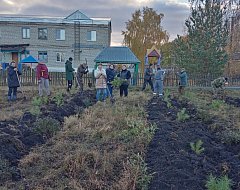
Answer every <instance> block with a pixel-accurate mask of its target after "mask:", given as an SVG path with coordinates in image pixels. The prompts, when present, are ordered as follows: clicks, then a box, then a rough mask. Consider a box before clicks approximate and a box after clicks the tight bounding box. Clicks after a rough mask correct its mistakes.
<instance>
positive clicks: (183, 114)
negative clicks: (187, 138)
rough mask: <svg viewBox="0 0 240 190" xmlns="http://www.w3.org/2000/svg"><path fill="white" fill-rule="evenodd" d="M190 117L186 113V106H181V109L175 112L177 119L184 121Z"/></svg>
mask: <svg viewBox="0 0 240 190" xmlns="http://www.w3.org/2000/svg"><path fill="white" fill-rule="evenodd" d="M189 118H190V116H189V115H188V114H187V113H186V108H183V109H182V110H181V111H179V112H178V113H177V120H178V121H181V122H183V121H186V120H188V119H189Z"/></svg>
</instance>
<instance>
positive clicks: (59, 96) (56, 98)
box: [53, 92, 64, 107]
mask: <svg viewBox="0 0 240 190" xmlns="http://www.w3.org/2000/svg"><path fill="white" fill-rule="evenodd" d="M53 100H54V101H55V103H56V104H57V106H58V107H59V106H62V105H63V103H64V101H63V93H62V92H58V93H57V94H56V96H54V97H53Z"/></svg>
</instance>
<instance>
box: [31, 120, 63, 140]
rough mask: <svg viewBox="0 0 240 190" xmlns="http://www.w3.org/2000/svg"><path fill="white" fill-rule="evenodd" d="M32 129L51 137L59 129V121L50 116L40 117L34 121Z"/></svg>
mask: <svg viewBox="0 0 240 190" xmlns="http://www.w3.org/2000/svg"><path fill="white" fill-rule="evenodd" d="M34 130H35V131H36V132H37V133H38V134H40V135H42V136H44V137H46V138H51V137H52V136H53V135H54V134H56V132H57V131H59V130H60V123H59V121H57V120H55V119H52V118H43V119H42V118H41V119H38V120H37V121H36V122H35V123H34Z"/></svg>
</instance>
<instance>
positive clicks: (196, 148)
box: [190, 140, 205, 155]
mask: <svg viewBox="0 0 240 190" xmlns="http://www.w3.org/2000/svg"><path fill="white" fill-rule="evenodd" d="M202 145H203V142H202V140H198V141H197V142H195V143H193V142H191V143H190V147H191V149H192V151H194V152H195V153H196V154H197V155H200V154H201V153H202V152H203V151H204V150H205V149H204V148H203V147H202Z"/></svg>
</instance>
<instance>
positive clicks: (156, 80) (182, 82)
mask: <svg viewBox="0 0 240 190" xmlns="http://www.w3.org/2000/svg"><path fill="white" fill-rule="evenodd" d="M177 75H178V77H179V87H178V91H179V94H181V95H182V94H183V93H184V88H185V87H186V86H187V81H188V76H187V73H186V71H185V69H184V68H182V69H181V72H180V73H177ZM164 76H165V71H164V70H163V69H162V68H161V67H160V65H158V66H157V71H156V72H155V73H154V71H153V65H152V64H151V65H148V66H147V68H146V69H145V72H144V82H143V86H142V91H144V90H145V88H146V86H147V84H149V85H150V87H151V90H152V91H153V94H154V95H159V96H163V81H164Z"/></svg>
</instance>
